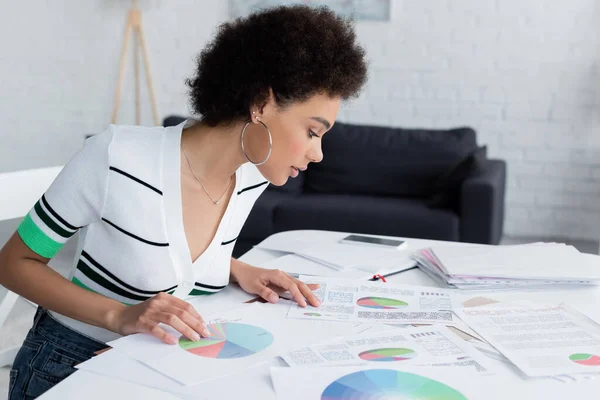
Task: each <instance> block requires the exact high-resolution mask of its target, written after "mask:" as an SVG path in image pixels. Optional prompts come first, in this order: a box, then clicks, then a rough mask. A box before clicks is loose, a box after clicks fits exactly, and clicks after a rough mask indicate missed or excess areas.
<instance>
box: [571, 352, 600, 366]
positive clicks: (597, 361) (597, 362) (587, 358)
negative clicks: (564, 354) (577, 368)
mask: <svg viewBox="0 0 600 400" xmlns="http://www.w3.org/2000/svg"><path fill="white" fill-rule="evenodd" d="M569 359H570V360H571V361H573V362H576V363H577V364H581V365H588V366H589V365H594V366H600V357H598V356H597V355H595V354H588V353H576V354H571V355H570V356H569Z"/></svg>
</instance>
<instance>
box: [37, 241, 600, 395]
mask: <svg viewBox="0 0 600 400" xmlns="http://www.w3.org/2000/svg"><path fill="white" fill-rule="evenodd" d="M296 234H297V235H303V237H304V235H306V237H312V238H314V239H315V240H318V241H330V242H334V241H336V240H337V239H341V238H342V237H343V236H345V235H346V233H339V232H324V231H297V232H296ZM402 239H404V240H407V241H408V243H409V251H412V250H416V249H419V248H423V247H430V246H434V245H435V246H439V245H449V246H461V245H464V244H461V243H451V242H440V241H433V240H421V239H406V238H402ZM280 255H281V253H278V252H273V251H267V250H262V249H257V248H254V249H252V250H251V251H249V252H248V253H246V254H245V255H244V256H243V257H242V258H241V260H242V261H244V262H247V263H249V264H252V265H260V264H261V263H263V262H266V261H269V260H272V259H273V258H275V257H278V256H280ZM566 267H567V268H568V266H566ZM388 281H389V282H393V283H402V284H415V285H423V286H434V287H437V286H439V285H437V284H436V282H435V281H433V280H432V279H431V278H429V277H428V276H426V275H425V274H423V273H422V272H421V271H420V270H418V269H413V270H409V271H406V272H403V273H401V274H398V275H395V276H393V277H390V278H388ZM476 296H484V297H487V298H492V299H495V300H499V301H503V300H531V301H535V302H542V303H558V302H561V301H562V302H565V303H567V304H569V305H570V306H572V307H574V308H576V309H578V310H580V311H581V312H584V313H586V314H587V315H589V316H590V317H592V318H593V319H595V320H596V321H600V306H599V305H600V289H598V288H585V289H584V288H582V289H571V290H556V291H531V292H527V291H501V292H485V293H477V294H473V293H468V294H462V297H463V300H468V299H470V298H473V297H476ZM491 363H492V364H493V365H494V366H495V367H497V370H498V376H497V382H498V383H501V385H502V386H503V387H504V388H510V387H511V383H512V384H513V385H514V386H515V387H517V386H518V391H517V389H515V393H514V395H513V396H512V398H519V399H521V398H523V399H525V398H527V399H538V398H539V399H557V400H558V399H561V400H563V399H565V398H597V397H598V393H600V378H598V379H594V380H588V381H582V382H577V383H571V384H566V383H561V382H558V381H555V380H551V379H541V380H536V381H527V382H526V383H525V384H523V380H522V378H520V377H519V375H518V373H517V371H516V369H515V368H514V367H512V366H509V365H507V364H504V363H502V362H499V361H495V360H491ZM232 383H233V382H232ZM269 384H270V383H269V382H268V380H266V379H263V380H256V379H253V380H250V379H248V380H247V381H246V382H237V384H233V385H228V386H227V387H222V388H221V389H220V390H218V391H216V390H215V392H214V393H203V395H204V396H206V397H208V398H222V399H229V398H246V399H254V398H259V399H261V400H266V399H265V396H264V394H260V392H261V389H262V392H263V393H264V392H265V391H267V392H268V391H269V389H268V385H269ZM207 389H208V390H213V389H209V388H207ZM490 390H491V393H493V389H491V388H490ZM82 393H85V398H86V399H91V400H93V399H109V398H113V399H126V398H144V399H160V400H165V399H176V398H177V397H176V396H174V395H171V394H168V393H165V392H163V391H160V390H156V389H151V388H147V387H143V386H140V385H136V384H133V383H129V382H126V381H123V380H120V379H115V378H109V377H105V376H100V375H97V374H94V373H91V372H87V371H77V372H75V373H74V374H73V375H71V376H70V377H69V378H67V379H66V380H64V381H63V382H61V383H60V384H58V385H57V386H55V387H54V388H53V389H52V390H50V391H48V392H47V393H46V394H44V395H43V396H42V397H40V398H42V399H44V400H52V399H57V400H58V399H79V398H81V394H82ZM253 394H255V395H254V396H253ZM272 396H273V397H272V398H274V397H275V396H274V394H273V395H272Z"/></svg>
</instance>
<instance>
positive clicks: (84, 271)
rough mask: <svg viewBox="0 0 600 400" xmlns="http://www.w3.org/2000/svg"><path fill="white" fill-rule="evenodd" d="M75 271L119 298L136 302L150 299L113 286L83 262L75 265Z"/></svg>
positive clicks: (80, 261)
mask: <svg viewBox="0 0 600 400" xmlns="http://www.w3.org/2000/svg"><path fill="white" fill-rule="evenodd" d="M77 269H78V270H79V271H81V273H82V274H84V275H85V276H87V277H88V279H91V280H92V281H94V282H96V283H97V284H98V285H100V286H102V287H103V288H105V289H108V290H110V291H111V292H113V293H116V294H118V295H119V296H123V297H126V298H128V299H131V300H138V301H146V300H148V299H150V298H152V296H140V295H137V294H134V293H130V292H129V291H127V290H123V289H121V288H120V287H118V286H117V285H115V284H113V283H112V282H110V281H109V280H107V279H106V278H104V277H103V276H102V275H100V274H99V273H97V272H96V271H94V270H93V269H91V268H90V267H89V265H87V264H86V263H85V262H84V261H83V260H79V262H78V263H77Z"/></svg>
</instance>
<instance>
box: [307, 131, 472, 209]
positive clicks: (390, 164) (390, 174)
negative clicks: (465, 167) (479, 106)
mask: <svg viewBox="0 0 600 400" xmlns="http://www.w3.org/2000/svg"><path fill="white" fill-rule="evenodd" d="M322 141H323V143H322V146H323V154H324V158H323V161H322V162H321V163H319V164H315V165H310V166H309V168H308V171H307V176H306V181H305V189H306V190H308V191H311V192H318V193H347V194H352V193H356V194H374V195H392V196H409V197H426V196H428V195H430V185H431V184H432V182H434V181H435V180H436V179H437V178H438V177H440V176H442V175H443V174H445V173H447V171H448V170H449V169H451V168H452V167H453V166H454V165H455V164H456V163H457V162H459V161H460V160H462V159H463V158H464V157H466V156H468V155H469V154H470V153H471V152H472V151H474V150H475V149H476V148H477V143H476V134H475V131H474V130H473V129H471V128H467V127H464V128H456V129H448V130H431V129H429V130H428V129H401V128H388V127H378V126H366V125H350V124H344V123H340V122H338V123H336V124H335V125H334V127H333V128H332V129H331V131H330V132H328V133H327V134H325V136H324V137H323V139H322Z"/></svg>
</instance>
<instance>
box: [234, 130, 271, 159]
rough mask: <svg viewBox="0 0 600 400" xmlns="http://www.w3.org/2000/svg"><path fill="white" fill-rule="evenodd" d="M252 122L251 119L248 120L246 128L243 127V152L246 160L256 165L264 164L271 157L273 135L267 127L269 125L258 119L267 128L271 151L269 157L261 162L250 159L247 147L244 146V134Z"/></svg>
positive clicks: (241, 139)
mask: <svg viewBox="0 0 600 400" xmlns="http://www.w3.org/2000/svg"><path fill="white" fill-rule="evenodd" d="M250 122H251V121H248V122H246V125H244V128H243V129H242V135H241V138H240V141H241V142H242V153H244V156H245V157H246V160H248V161H249V162H251V163H252V164H254V165H256V166H258V165H263V164H264V163H266V162H267V161H268V160H269V158H270V157H271V151H272V150H273V137H272V136H271V131H269V128H268V127H267V125H266V124H265V123H264V122H262V121H258V122H260V123H261V124H262V126H263V127H264V128H265V130H266V131H267V133H268V134H269V153H268V154H267V158H265V159H264V160H263V161H261V162H258V163H257V162H254V161H252V160H251V159H250V157H248V154H247V153H246V149H245V148H244V135H245V134H246V128H248V125H250Z"/></svg>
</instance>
